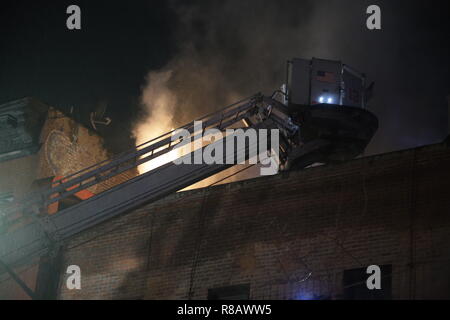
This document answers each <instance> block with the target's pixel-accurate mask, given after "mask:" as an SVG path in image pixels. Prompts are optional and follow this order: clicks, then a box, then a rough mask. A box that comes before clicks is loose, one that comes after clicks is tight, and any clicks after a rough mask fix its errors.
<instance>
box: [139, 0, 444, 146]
mask: <svg viewBox="0 0 450 320" xmlns="http://www.w3.org/2000/svg"><path fill="white" fill-rule="evenodd" d="M171 4H172V8H173V10H174V11H175V12H176V13H177V21H176V22H174V23H176V24H177V32H176V41H177V53H176V54H175V56H174V58H173V59H172V60H171V61H170V62H169V63H168V64H167V65H166V66H165V67H164V68H162V69H161V70H157V71H152V72H150V73H149V76H148V78H147V83H146V85H145V87H144V88H143V91H142V104H143V106H144V109H145V111H146V114H147V117H146V118H145V119H144V120H142V121H140V122H139V123H138V124H137V125H136V128H135V130H134V134H135V136H136V139H137V142H138V143H139V142H143V141H145V140H149V139H150V138H152V137H155V136H157V135H159V134H161V133H163V132H166V131H168V130H170V129H172V128H176V127H178V126H180V125H183V124H185V123H188V122H191V121H193V120H194V119H196V118H199V117H201V116H203V115H205V114H207V113H210V112H212V111H215V110H217V109H219V108H221V107H223V106H226V105H228V104H230V103H232V102H235V101H237V100H239V99H241V98H244V97H247V96H250V95H252V94H255V93H257V92H263V93H265V94H270V93H272V92H273V91H275V90H277V89H278V88H279V87H280V86H281V85H282V84H283V83H284V82H285V75H286V61H287V60H288V59H291V58H293V57H304V58H311V57H319V58H325V59H334V60H341V61H344V62H345V63H348V64H350V65H352V66H354V67H355V68H356V69H359V70H361V71H362V72H366V73H367V74H368V76H369V79H371V80H374V81H375V82H376V92H375V99H374V101H372V109H371V110H372V111H373V112H375V114H377V116H378V117H379V119H380V124H381V127H380V130H379V133H378V135H377V136H376V137H375V141H374V142H373V143H372V145H371V148H369V149H370V151H369V153H379V152H384V151H389V150H392V149H398V148H405V147H412V146H414V144H417V143H416V142H417V141H418V139H419V137H417V130H416V128H417V127H418V126H419V125H420V126H422V127H424V126H425V127H426V128H428V129H429V130H422V131H423V132H427V137H424V139H425V140H427V141H428V142H431V141H432V140H433V139H436V137H437V136H439V134H440V133H439V130H435V127H436V126H439V124H437V123H436V121H440V120H439V119H440V118H441V117H440V116H439V114H435V115H436V116H435V117H434V118H433V120H431V118H430V119H429V120H430V121H429V123H428V124H424V123H423V119H424V115H423V114H421V111H420V110H426V106H425V105H424V106H423V107H422V105H419V104H422V103H423V104H426V103H427V102H425V101H419V100H418V99H416V97H415V95H416V94H417V93H416V90H414V86H413V85H412V84H411V86H409V87H408V85H409V83H407V82H408V81H411V80H409V79H414V70H412V69H411V68H410V64H409V63H408V59H405V56H403V55H402V52H404V51H405V50H409V47H408V45H410V43H409V42H407V41H408V39H411V35H410V32H411V31H410V30H412V29H411V28H413V26H414V23H415V20H414V19H415V18H417V17H415V16H411V15H409V16H407V17H408V18H405V16H406V15H402V10H403V9H404V8H403V7H402V6H401V5H400V4H396V2H395V3H394V2H392V1H386V0H379V1H375V2H374V1H367V0H361V1H349V0H329V1H316V0H315V1H312V0H306V1H289V0H277V1H275V0H246V1H240V0H227V1H202V2H197V1H186V0H185V1H181V0H173V1H172V3H171ZM371 4H378V5H380V6H381V7H382V14H383V15H382V17H383V29H382V30H381V31H377V32H372V31H369V30H367V28H366V25H365V23H366V18H367V15H366V8H367V7H368V6H369V5H371ZM415 36H416V35H414V37H415ZM422 40H425V39H422ZM405 41H406V42H405ZM402 50H403V51H402ZM424 56H425V53H424ZM412 81H415V80H412ZM408 88H409V89H408ZM423 89H424V90H425V89H426V90H429V91H430V92H431V91H432V90H434V91H435V90H436V86H431V85H430V86H428V85H427V88H425V87H423ZM445 94H447V93H445ZM429 96H433V94H432V93H430V95H429ZM444 98H445V95H443V97H442V100H443V107H444V108H445V99H444ZM436 101H437V99H436ZM436 101H433V102H432V101H428V103H435V102H436ZM406 109H407V110H409V111H408V112H409V113H406V114H407V115H408V117H407V118H405V117H404V116H401V117H400V116H399V114H403V115H404V114H405V113H404V111H405V110H406ZM411 110H415V111H416V115H413V114H412V113H411ZM418 110H419V111H418ZM427 114H428V113H427ZM394 132H395V134H393V133H394ZM405 136H407V137H411V141H412V142H411V143H410V144H411V145H403V144H402V141H403V140H402V139H405ZM414 141H416V142H414Z"/></svg>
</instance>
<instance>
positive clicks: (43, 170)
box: [0, 107, 137, 300]
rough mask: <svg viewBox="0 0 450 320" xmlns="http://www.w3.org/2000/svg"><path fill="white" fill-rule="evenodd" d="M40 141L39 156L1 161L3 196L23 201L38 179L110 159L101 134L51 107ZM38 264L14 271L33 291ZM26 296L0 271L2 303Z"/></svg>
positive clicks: (108, 185) (101, 186) (107, 184)
mask: <svg viewBox="0 0 450 320" xmlns="http://www.w3.org/2000/svg"><path fill="white" fill-rule="evenodd" d="M39 142H40V144H41V147H40V149H39V151H38V152H37V153H36V154H33V155H30V156H26V157H22V158H16V159H14V160H9V161H4V162H0V194H1V193H9V192H11V193H12V194H13V195H14V198H15V199H16V200H18V199H21V198H22V197H24V196H25V197H26V196H27V194H28V193H29V192H30V191H31V190H32V189H33V187H32V186H33V183H34V182H35V181H37V180H39V179H44V178H52V177H54V176H66V175H68V174H71V173H75V172H77V171H79V170H81V169H83V168H86V167H88V166H91V165H94V164H96V163H98V162H100V161H102V160H105V159H108V158H109V157H110V156H111V155H110V154H108V152H107V151H106V149H105V148H104V146H103V139H102V138H101V137H100V136H99V135H98V134H96V133H95V132H94V131H92V130H90V129H88V128H86V127H84V126H83V125H81V124H79V123H77V122H76V121H75V120H73V119H72V118H70V117H68V116H67V115H64V114H63V113H62V112H60V111H58V110H57V109H55V108H52V107H49V108H48V113H47V118H46V120H45V123H44V125H43V127H42V130H41V132H40V137H39ZM136 174H137V170H136V169H132V170H128V171H126V172H124V173H122V174H120V175H118V176H116V177H113V178H111V179H109V180H107V181H104V182H103V183H101V184H99V185H97V186H94V187H92V188H90V190H91V191H92V192H94V193H99V192H102V191H104V190H106V189H109V188H111V187H113V186H115V185H117V184H120V183H122V182H123V181H126V180H128V179H130V178H132V177H134V176H136ZM41 187H42V186H41ZM0 209H1V206H0ZM16 218H20V215H19V216H18V217H14V219H16ZM14 219H13V220H14ZM23 223H26V222H24V221H23V220H21V219H17V220H14V221H13V224H12V226H9V227H8V228H9V229H7V230H12V229H14V228H18V227H20V226H22V225H23ZM38 264H39V262H38V261H33V262H30V263H29V264H28V265H26V266H24V267H22V268H16V269H15V272H17V273H18V275H19V276H20V277H22V278H23V279H24V281H25V282H26V283H27V284H28V285H29V286H30V288H31V289H35V287H36V276H37V273H38V270H39V268H38ZM24 297H27V296H26V295H25V293H24V292H23V290H22V289H21V288H20V287H19V286H18V285H17V284H16V283H15V282H14V281H13V280H12V279H11V278H10V277H9V276H8V275H7V274H6V273H4V272H3V270H0V300H1V299H22V298H24Z"/></svg>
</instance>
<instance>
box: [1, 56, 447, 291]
mask: <svg viewBox="0 0 450 320" xmlns="http://www.w3.org/2000/svg"><path fill="white" fill-rule="evenodd" d="M303 75H308V76H307V77H304V76H303ZM364 80H365V79H364V77H362V76H361V75H360V74H359V73H356V72H355V71H354V70H352V69H349V68H346V66H345V65H343V64H341V63H340V62H337V61H334V62H330V61H324V60H318V59H313V60H312V61H306V60H300V59H298V60H295V61H294V62H293V64H292V69H291V73H290V80H289V81H288V83H287V85H286V86H285V90H283V91H282V92H281V96H282V98H281V99H280V98H279V97H278V95H279V94H280V92H276V93H275V94H273V95H272V96H264V95H262V94H257V95H254V96H251V97H249V98H248V99H244V100H242V101H239V102H238V103H235V104H232V105H230V106H228V107H226V108H224V109H222V110H220V111H218V112H215V113H212V114H210V115H207V116H205V117H203V118H202V119H201V120H202V121H203V122H204V123H205V129H207V128H217V129H218V130H219V131H223V130H224V129H226V128H229V127H232V126H233V125H235V124H236V123H237V122H242V123H244V124H245V126H246V127H247V128H250V129H257V130H263V129H264V130H269V129H270V130H275V129H274V128H276V130H279V132H281V133H280V136H281V138H280V140H279V143H280V148H279V149H280V153H279V155H278V157H277V160H279V161H280V162H281V163H282V164H283V169H284V171H281V172H280V173H279V174H277V175H274V176H269V177H259V178H254V179H250V180H246V181H241V182H235V183H231V184H224V185H221V186H214V187H210V188H204V189H198V190H191V191H184V192H178V193H175V191H179V190H181V189H183V188H185V187H188V186H190V185H192V184H193V183H195V182H198V181H201V180H202V179H205V178H208V177H210V176H211V175H213V174H215V173H217V172H221V171H223V170H225V169H227V168H229V167H230V166H232V165H231V164H229V163H228V162H223V163H216V164H212V165H207V164H193V165H190V164H189V165H185V164H182V165H178V166H177V165H176V164H174V163H171V162H170V161H169V162H167V163H160V164H159V165H158V166H155V167H153V168H151V169H150V170H149V171H145V172H141V173H140V174H139V175H138V174H137V172H135V171H133V170H135V168H137V167H139V166H140V165H142V164H144V163H148V162H153V161H156V160H158V159H160V158H161V157H165V156H167V155H170V153H171V152H173V151H174V150H176V147H177V146H178V145H179V144H181V143H182V142H183V139H178V138H177V139H175V140H173V132H172V131H171V132H168V133H166V134H163V135H161V136H160V137H157V138H156V139H154V140H151V141H149V142H146V143H144V144H141V145H139V146H138V147H137V148H136V149H133V150H132V151H130V152H128V153H124V154H121V155H118V156H116V157H114V158H112V159H109V160H104V159H105V158H106V153H105V151H104V149H102V147H101V138H99V137H97V136H96V135H95V134H91V135H90V134H89V130H88V129H86V128H84V129H81V132H84V133H86V134H87V135H84V136H83V133H81V134H80V133H79V131H75V133H74V131H73V130H74V129H73V128H77V130H80V128H81V126H80V125H79V124H77V123H76V122H74V121H73V120H72V119H70V117H69V118H68V119H66V118H67V116H64V115H61V117H58V116H57V115H54V116H51V117H49V114H52V113H50V112H48V111H46V110H45V108H43V107H42V105H41V104H40V108H38V109H36V110H38V111H33V112H31V114H32V115H33V116H32V117H30V116H24V117H23V119H25V121H22V120H20V119H22V118H21V117H19V116H18V115H19V114H20V113H22V114H24V113H26V112H25V111H23V110H27V108H29V105H30V102H29V101H27V102H26V103H24V102H21V103H17V102H16V105H17V107H16V108H15V109H16V110H19V111H18V112H16V113H14V112H13V111H11V109H10V108H9V107H8V105H7V106H6V107H4V108H3V110H6V111H5V112H4V115H3V117H2V119H4V120H3V121H2V123H3V126H4V128H5V130H9V131H11V130H17V128H20V126H22V127H23V128H29V127H33V126H28V125H27V123H30V124H31V123H34V124H35V125H34V127H33V128H35V129H34V131H33V130H32V131H29V129H24V130H22V131H21V132H27V133H28V132H34V135H33V134H32V135H31V139H30V138H29V137H28V138H27V135H25V134H24V135H23V136H22V137H23V138H22V141H32V143H30V145H29V146H28V147H29V150H28V151H27V152H26V153H23V156H22V158H23V159H26V157H28V156H31V155H32V156H35V154H36V152H37V156H38V157H39V156H40V155H41V153H44V155H46V156H45V157H44V158H43V160H39V161H38V162H37V163H38V164H39V166H38V168H40V166H41V164H42V167H43V168H46V167H49V168H51V169H52V171H51V172H46V173H42V174H40V175H38V176H36V177H37V178H33V179H31V178H28V179H29V180H26V181H25V182H24V185H27V184H29V185H30V186H31V185H33V183H35V182H34V180H36V179H37V180H38V182H39V183H40V184H42V183H47V184H49V187H48V188H47V189H44V190H43V189H40V190H39V191H38V192H35V193H33V194H31V195H30V196H27V197H25V198H23V199H22V201H21V203H18V204H17V205H9V206H8V205H7V206H5V208H4V209H3V212H4V213H3V218H4V222H3V225H4V226H5V227H4V229H5V230H6V231H5V232H4V233H3V234H2V235H1V238H0V258H1V261H2V265H3V266H4V272H3V274H2V277H3V279H2V280H1V281H3V282H2V285H0V294H1V295H2V297H3V298H8V297H14V295H15V294H20V292H22V291H21V290H23V292H25V293H27V294H28V295H29V296H30V297H32V298H40V299H51V298H53V299H55V298H57V299H207V298H208V299H231V298H239V299H404V298H410V299H416V298H448V296H449V293H450V287H449V285H448V284H449V278H448V275H447V273H446V270H447V269H448V267H449V263H448V260H449V257H450V250H449V247H448V243H449V240H450V239H449V234H450V233H449V229H450V219H449V218H448V215H447V211H448V208H449V206H450V203H449V200H448V197H447V192H446V190H447V188H448V185H447V184H448V183H447V181H449V179H446V175H447V173H448V172H449V171H448V170H447V169H448V166H449V160H450V149H449V144H448V141H444V142H443V143H440V144H436V145H430V146H425V147H421V148H415V149H410V150H404V151H398V152H394V153H389V154H382V155H377V156H370V157H360V158H357V156H358V155H360V154H361V153H362V152H363V151H364V149H365V147H366V146H367V144H368V142H369V141H370V139H371V138H372V136H373V134H374V132H375V131H376V129H377V126H378V121H377V119H376V117H375V116H374V115H373V114H372V113H371V112H370V111H368V110H367V109H365V105H366V102H367V94H368V93H369V91H368V87H366V86H365V82H364ZM307 88H309V90H305V89H307ZM337 88H338V89H339V90H335V89H337ZM312 89H314V90H312ZM349 89H350V91H349ZM298 92H307V94H308V95H309V96H308V99H307V100H305V101H301V99H300V100H297V98H299V97H305V95H296V93H298ZM349 92H350V94H349ZM346 99H347V100H348V99H350V100H352V101H351V103H353V105H349V103H344V101H346ZM13 109H14V108H13ZM0 110H1V109H0ZM32 110H34V109H32ZM15 114H16V115H17V116H16V115H15ZM56 114H60V113H58V112H56ZM60 118H61V119H66V120H64V121H65V122H62V123H61V122H59V121H58V120H59V119H60ZM14 119H16V121H15V120H14ZM30 119H38V120H35V121H31V122H27V121H30ZM53 121H56V122H53ZM61 121H62V120H61ZM48 123H50V124H52V123H53V125H49V124H48ZM64 123H66V124H67V130H65V129H64V128H66V127H64ZM300 128H301V130H300ZM181 129H184V130H185V131H186V132H187V133H188V134H189V135H190V136H192V137H195V136H196V129H195V123H194V125H193V126H191V125H186V126H183V127H181ZM54 130H57V131H58V132H55V131H54ZM83 130H84V131H83ZM19 131H20V130H19ZM202 131H203V129H202ZM52 132H54V133H53V134H54V135H55V137H53V138H51V139H50V140H49V138H48V137H52V134H51V133H52ZM10 136H17V133H16V134H11V135H10ZM38 136H39V138H37V137H38ZM43 137H44V138H43ZM82 137H84V138H82ZM89 137H91V139H93V140H92V141H89V139H90V138H89ZM27 139H28V140H27ZM52 139H56V140H55V141H56V142H52V141H53V140H52ZM82 139H86V140H82ZM33 141H34V142H33ZM36 141H45V143H43V142H41V144H42V145H41V147H39V144H38V145H36V143H37V142H36ZM218 142H219V141H214V142H211V145H216V144H218ZM33 143H34V144H33ZM85 145H89V146H90V147H92V148H93V149H95V150H96V151H95V150H94V151H92V152H93V153H92V154H91V155H89V152H90V151H89V150H81V149H80V148H82V147H83V146H85ZM255 145H258V144H253V145H252V144H250V145H245V144H244V145H243V146H242V150H241V151H243V152H244V154H245V155H246V156H247V155H249V154H251V152H250V151H251V150H253V149H255ZM208 146H209V145H208ZM208 146H206V147H204V146H203V145H202V146H201V148H207V147H208ZM266 147H267V146H266ZM271 147H273V148H274V146H273V145H270V146H268V150H270V149H269V148H271ZM77 148H78V149H77ZM252 148H253V149H252ZM61 149H62V150H61ZM5 150H6V151H5V152H4V154H5V159H6V160H5V164H7V165H11V163H15V161H18V160H16V159H22V158H16V155H17V153H14V151H16V150H13V149H12V148H5ZM18 150H19V149H18ZM45 150H51V152H50V154H49V151H47V153H45V152H46V151H45ZM239 150H240V149H239V147H237V149H234V147H233V149H232V152H233V153H232V155H233V157H234V156H235V155H236V153H237V152H238V151H239ZM268 150H263V151H264V152H265V151H268ZM259 152H261V150H259ZM80 154H83V155H84V156H86V155H87V157H85V158H77V156H78V157H80ZM95 154H98V157H99V158H95V157H94V155H95ZM19 156H20V155H19ZM187 156H191V155H190V154H188V155H187ZM7 157H9V158H7ZM226 157H228V155H227V156H226ZM248 157H250V156H248ZM355 158H356V159H355ZM38 159H40V158H38ZM80 159H86V162H82V161H84V160H80ZM227 159H228V158H227ZM92 160H97V161H93V163H91V162H90V161H92ZM98 161H100V162H98ZM18 163H19V162H18ZM80 163H81V164H82V166H81V168H80V167H77V166H78V165H80ZM317 164H319V165H317ZM32 167H33V166H32ZM85 167H88V168H86V169H85ZM5 168H6V167H5ZM64 170H65V171H64ZM62 171H64V172H62ZM43 172H45V171H43ZM27 177H28V175H27ZM30 179H31V180H33V182H31V180H30ZM42 179H44V180H45V181H41V180H42ZM5 186H6V185H5ZM13 194H14V193H13ZM8 195H9V196H8V197H5V199H6V201H10V200H9V199H10V198H11V192H10V193H8ZM77 197H78V199H76V198H77ZM69 199H71V200H72V201H73V202H71V203H67V201H68V200H69ZM55 206H56V208H55ZM13 213H14V214H16V215H17V219H16V220H14V217H16V216H14V215H13ZM40 222H43V223H40ZM73 266H76V267H77V269H78V270H79V271H80V274H79V281H80V283H81V286H80V287H75V288H74V287H73V286H71V285H69V281H70V274H68V271H69V273H70V270H71V268H72V267H73ZM369 266H376V267H377V268H379V269H380V272H381V274H382V278H381V287H380V288H379V290H369V289H368V287H367V286H366V278H367V273H366V270H367V268H368V267H369ZM21 279H24V280H21ZM17 285H18V286H19V287H15V290H12V289H11V288H14V286H17Z"/></svg>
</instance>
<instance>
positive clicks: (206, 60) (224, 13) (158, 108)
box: [133, 1, 311, 186]
mask: <svg viewBox="0 0 450 320" xmlns="http://www.w3.org/2000/svg"><path fill="white" fill-rule="evenodd" d="M172 5H173V8H174V10H176V12H177V14H178V18H179V21H180V22H179V27H178V33H177V42H178V53H177V54H176V56H175V57H174V58H173V59H172V61H171V62H170V63H169V64H168V65H166V66H165V67H164V68H163V69H162V70H158V71H152V72H150V73H149V75H148V77H147V83H146V85H145V87H144V88H143V91H142V104H143V105H144V109H145V115H146V117H145V118H144V120H142V121H140V122H138V123H137V124H136V127H135V129H134V132H133V133H134V135H135V137H136V142H137V144H140V143H142V142H145V141H147V140H149V139H151V138H154V137H156V136H158V135H160V134H162V133H164V132H167V131H169V130H171V129H172V128H176V127H179V126H180V125H183V124H185V123H188V122H191V121H193V120H194V119H196V118H199V117H201V116H203V115H205V114H207V113H210V112H212V111H214V110H217V109H219V108H222V107H224V106H226V105H228V104H230V103H233V102H236V101H237V100H240V99H242V98H244V97H246V96H250V95H252V94H255V93H257V92H264V93H271V92H273V91H275V90H277V89H278V88H279V87H280V86H281V85H282V84H283V83H284V80H285V79H284V77H285V69H286V61H287V59H289V58H291V57H293V56H296V55H299V54H300V53H301V52H305V51H307V47H308V41H307V39H306V37H305V36H304V33H302V32H300V31H301V29H302V28H305V25H306V22H307V20H308V19H307V16H308V13H309V12H310V10H311V8H310V5H309V3H308V2H303V3H302V4H298V3H294V2H292V1H224V2H215V1H214V2H213V1H208V2H203V3H202V4H201V5H193V4H190V3H186V2H180V1H173V3H172ZM141 170H146V168H145V167H143V168H141ZM234 170H239V168H237V169H234ZM232 171H233V170H231V173H232ZM254 171H256V170H254ZM226 174H230V171H228V172H227V173H226ZM249 174H250V175H253V174H254V172H250V173H249ZM223 176H224V174H222V175H220V177H216V178H215V179H219V178H223ZM210 181H211V180H210ZM210 181H207V183H209V182H210ZM227 181H230V179H229V180H227ZM206 185H207V184H206ZM201 186H205V183H203V184H201Z"/></svg>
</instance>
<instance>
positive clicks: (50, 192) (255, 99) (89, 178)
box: [0, 94, 298, 266]
mask: <svg viewBox="0 0 450 320" xmlns="http://www.w3.org/2000/svg"><path fill="white" fill-rule="evenodd" d="M197 121H202V129H201V131H202V132H196V131H195V130H196V127H195V126H194V123H191V124H188V125H185V126H183V127H181V128H178V129H176V130H173V131H171V132H168V133H166V134H164V135H162V136H160V137H158V138H156V139H153V140H151V141H149V142H147V143H144V144H142V145H140V146H138V147H137V148H136V149H133V150H131V151H129V152H125V153H122V154H120V155H118V156H116V157H115V158H113V159H110V160H107V161H103V162H101V163H98V164H96V165H94V166H91V167H89V168H86V169H84V170H82V171H79V172H76V173H74V174H71V175H69V176H67V177H64V178H63V179H61V180H60V183H59V184H57V185H54V186H53V187H52V188H50V189H44V190H40V191H39V192H35V193H33V194H31V195H29V196H28V197H27V198H26V199H23V200H22V201H20V203H17V204H14V206H12V207H10V208H8V209H7V210H6V211H5V212H4V216H5V217H6V218H7V217H8V216H11V215H14V214H15V215H17V214H19V215H20V216H21V217H22V219H23V220H26V221H27V223H25V224H24V225H23V226H22V227H20V228H18V229H17V230H15V231H11V230H9V231H8V232H6V233H4V234H2V235H1V236H0V259H1V260H2V261H3V262H5V263H6V264H8V265H11V266H16V265H19V264H21V263H22V262H26V261H29V259H31V258H33V257H36V256H40V255H44V254H48V253H49V252H51V251H52V250H53V249H54V248H55V246H56V247H58V246H59V245H61V244H62V243H64V241H65V240H67V239H68V238H70V237H71V236H73V235H75V234H77V233H79V232H81V231H84V230H86V229H88V228H90V227H93V226H95V225H97V224H99V223H101V222H103V221H105V220H108V219H110V218H113V217H115V216H117V215H119V214H122V213H125V212H129V211H130V210H133V209H136V208H138V207H140V206H142V205H144V204H146V203H150V202H152V201H156V200H158V199H160V198H162V197H164V196H166V195H168V194H170V193H173V192H176V191H178V190H182V189H183V188H185V187H187V186H190V185H192V184H194V183H196V182H198V181H201V180H203V179H205V178H208V177H210V176H212V175H214V174H216V173H218V172H220V171H223V170H225V169H227V168H229V167H231V166H233V164H231V163H232V161H229V160H230V159H229V158H230V157H232V158H233V159H234V158H235V156H236V155H237V154H242V153H244V154H245V155H249V154H255V152H256V153H257V152H260V151H258V150H257V148H258V144H254V145H250V144H245V145H244V146H240V147H239V146H236V147H234V149H233V152H231V153H230V152H229V150H228V151H227V152H225V153H224V161H223V162H222V163H223V164H205V163H203V164H183V163H181V164H174V163H173V161H171V160H172V159H173V157H174V155H175V157H176V156H178V157H183V158H193V154H194V152H195V151H196V150H192V152H189V153H187V154H179V150H181V148H179V147H180V146H181V143H183V141H184V139H185V138H186V137H183V138H176V139H174V134H175V133H176V132H180V129H183V130H184V132H188V133H189V139H190V141H191V144H192V145H194V144H195V141H196V140H197V139H201V138H202V135H203V132H204V131H205V130H207V129H211V128H215V129H218V130H220V131H221V132H223V131H224V130H225V129H227V128H230V127H233V128H235V127H239V124H242V123H244V124H245V126H244V127H247V128H253V129H276V128H277V129H280V132H281V133H282V134H281V135H282V136H283V141H288V140H289V136H290V135H294V134H296V131H297V129H298V127H297V126H296V125H294V124H293V123H292V121H291V120H290V118H289V116H288V114H287V108H286V107H285V106H284V105H282V104H281V103H279V102H278V101H276V100H275V99H272V98H268V97H264V96H262V95H261V94H257V95H254V96H252V97H250V98H247V99H245V100H242V101H239V102H238V103H236V104H233V105H231V106H228V107H226V108H224V109H222V110H220V111H218V112H215V113H212V114H210V115H208V116H205V117H203V118H202V119H199V120H197ZM218 143H220V141H214V142H211V145H212V144H218ZM221 145H224V144H223V143H222V144H221ZM205 147H206V146H205V145H201V147H200V148H201V149H203V148H205ZM239 148H240V149H239ZM285 148H286V146H285ZM197 151H198V150H197ZM164 158H166V160H167V159H170V160H169V161H166V162H167V163H161V165H159V166H156V167H155V168H153V169H152V170H150V171H148V172H146V173H144V174H141V175H138V176H137V177H135V178H133V179H131V180H128V181H126V182H124V183H121V184H119V185H117V186H115V187H112V188H110V189H109V190H106V191H104V192H101V193H99V194H96V195H95V196H93V197H91V198H89V199H87V200H84V201H82V202H80V203H79V204H76V205H74V206H71V207H69V208H66V209H64V210H62V211H59V212H58V213H57V214H55V215H47V214H45V213H46V208H47V207H48V206H49V205H51V204H52V203H55V202H58V201H61V200H63V199H65V198H67V197H70V196H71V195H73V194H75V193H77V192H80V191H82V190H86V189H87V188H89V187H92V186H95V185H98V184H100V183H102V182H104V181H106V180H108V179H111V178H113V177H116V176H117V175H119V174H121V173H123V172H125V171H127V170H130V169H132V168H136V167H138V166H140V165H143V164H145V163H149V162H150V161H154V160H156V159H164ZM185 162H186V161H185ZM158 163H159V161H158Z"/></svg>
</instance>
